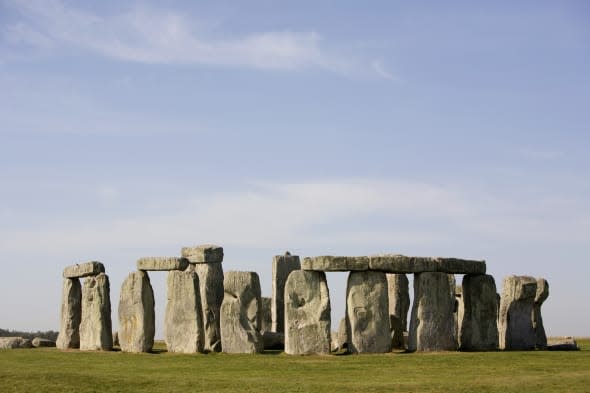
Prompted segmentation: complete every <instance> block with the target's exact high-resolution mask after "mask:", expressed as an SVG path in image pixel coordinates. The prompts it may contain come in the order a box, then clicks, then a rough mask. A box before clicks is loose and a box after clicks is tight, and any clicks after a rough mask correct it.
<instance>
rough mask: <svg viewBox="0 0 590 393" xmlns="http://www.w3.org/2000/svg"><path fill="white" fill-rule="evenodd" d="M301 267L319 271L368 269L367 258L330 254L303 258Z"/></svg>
mask: <svg viewBox="0 0 590 393" xmlns="http://www.w3.org/2000/svg"><path fill="white" fill-rule="evenodd" d="M301 269H303V270H313V271H320V272H346V271H364V270H368V269H369V258H368V257H341V256H338V257H334V256H331V255H324V256H319V257H313V258H304V259H303V264H302V265H301Z"/></svg>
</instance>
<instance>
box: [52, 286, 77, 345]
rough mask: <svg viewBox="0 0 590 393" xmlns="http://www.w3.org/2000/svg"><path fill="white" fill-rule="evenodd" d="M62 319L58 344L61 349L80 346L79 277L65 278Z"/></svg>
mask: <svg viewBox="0 0 590 393" xmlns="http://www.w3.org/2000/svg"><path fill="white" fill-rule="evenodd" d="M60 319H61V322H60V328H59V335H58V336H57V342H56V346H57V347H58V348H59V349H68V348H80V321H81V320H82V286H81V285H80V280H79V279H77V278H64V281H63V289H62V297H61V318H60Z"/></svg>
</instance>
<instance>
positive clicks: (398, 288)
mask: <svg viewBox="0 0 590 393" xmlns="http://www.w3.org/2000/svg"><path fill="white" fill-rule="evenodd" d="M387 285H388V288H389V289H388V291H389V318H390V325H391V330H392V332H391V333H392V346H393V348H398V349H403V348H405V343H404V332H406V331H407V330H408V310H409V309H410V291H409V282H408V277H407V276H406V275H405V274H387Z"/></svg>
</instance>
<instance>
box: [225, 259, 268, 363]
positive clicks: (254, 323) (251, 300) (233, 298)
mask: <svg viewBox="0 0 590 393" xmlns="http://www.w3.org/2000/svg"><path fill="white" fill-rule="evenodd" d="M223 287H224V291H225V295H224V297H223V303H222V304H221V312H220V322H221V349H222V350H223V352H226V353H259V352H262V351H263V350H264V342H263V341H262V335H261V334H260V311H261V310H260V309H261V300H260V280H259V278H258V274H256V273H254V272H236V271H230V272H226V273H225V278H224V280H223Z"/></svg>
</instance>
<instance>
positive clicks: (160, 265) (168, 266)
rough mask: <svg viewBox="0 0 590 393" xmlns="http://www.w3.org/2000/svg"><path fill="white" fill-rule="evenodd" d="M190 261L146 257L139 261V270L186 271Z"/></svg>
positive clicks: (174, 258) (175, 258) (176, 258)
mask: <svg viewBox="0 0 590 393" xmlns="http://www.w3.org/2000/svg"><path fill="white" fill-rule="evenodd" d="M187 267H188V259H186V258H178V257H144V258H139V259H138V260H137V270H144V271H146V270H154V271H162V270H163V271H167V270H185V269H186V268H187Z"/></svg>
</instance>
